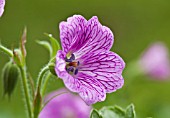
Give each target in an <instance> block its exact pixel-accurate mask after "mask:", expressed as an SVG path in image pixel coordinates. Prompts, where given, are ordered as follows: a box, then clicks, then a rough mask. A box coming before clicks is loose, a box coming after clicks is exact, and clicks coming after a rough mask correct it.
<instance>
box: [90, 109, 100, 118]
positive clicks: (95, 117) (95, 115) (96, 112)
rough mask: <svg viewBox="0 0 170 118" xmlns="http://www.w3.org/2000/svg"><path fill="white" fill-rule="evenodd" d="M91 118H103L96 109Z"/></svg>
mask: <svg viewBox="0 0 170 118" xmlns="http://www.w3.org/2000/svg"><path fill="white" fill-rule="evenodd" d="M90 118H103V117H102V116H100V114H99V112H98V111H97V110H96V109H93V110H92V112H91V115H90Z"/></svg>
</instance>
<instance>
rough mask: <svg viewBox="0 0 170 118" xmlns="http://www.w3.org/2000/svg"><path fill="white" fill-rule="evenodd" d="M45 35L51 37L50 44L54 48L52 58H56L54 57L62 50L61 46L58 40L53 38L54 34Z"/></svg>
mask: <svg viewBox="0 0 170 118" xmlns="http://www.w3.org/2000/svg"><path fill="white" fill-rule="evenodd" d="M45 35H46V36H48V37H49V40H50V43H51V46H52V57H54V56H55V55H56V53H57V51H58V50H59V49H61V48H60V44H59V42H58V41H57V39H55V38H54V37H53V36H52V34H47V33H45Z"/></svg>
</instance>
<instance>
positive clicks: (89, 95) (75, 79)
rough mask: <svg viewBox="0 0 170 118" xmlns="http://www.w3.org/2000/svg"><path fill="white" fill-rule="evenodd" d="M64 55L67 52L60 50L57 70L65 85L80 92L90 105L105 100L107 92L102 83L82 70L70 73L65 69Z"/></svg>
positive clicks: (73, 90) (57, 58) (57, 57)
mask: <svg viewBox="0 0 170 118" xmlns="http://www.w3.org/2000/svg"><path fill="white" fill-rule="evenodd" d="M64 55H65V52H63V51H61V50H59V51H58V53H57V56H56V66H55V71H56V73H57V75H58V77H59V78H61V79H62V80H63V81H64V84H65V86H66V87H67V88H68V89H69V90H70V91H72V92H77V93H79V95H80V96H81V97H82V99H83V100H84V101H85V102H86V103H87V104H88V105H90V104H94V103H96V102H98V101H104V100H105V97H106V92H105V89H104V87H103V86H102V84H101V83H100V82H98V80H97V79H96V78H94V77H92V76H90V75H87V74H84V73H81V72H80V73H78V74H77V75H70V74H69V73H68V72H67V71H66V70H65V66H66V64H65V62H64Z"/></svg>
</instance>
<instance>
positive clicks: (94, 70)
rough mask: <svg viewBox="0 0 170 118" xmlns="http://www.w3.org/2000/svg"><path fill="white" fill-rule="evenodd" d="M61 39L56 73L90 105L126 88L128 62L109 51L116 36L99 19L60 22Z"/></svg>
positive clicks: (72, 18) (78, 18) (72, 19)
mask: <svg viewBox="0 0 170 118" xmlns="http://www.w3.org/2000/svg"><path fill="white" fill-rule="evenodd" d="M60 39H61V44H62V49H63V50H59V51H58V52H57V55H56V66H55V71H56V74H57V75H58V77H59V78H61V79H62V80H63V81H64V84H65V85H66V87H67V88H68V89H69V90H70V91H72V92H77V93H78V94H79V95H80V96H81V97H82V99H83V100H84V101H85V102H86V103H87V104H88V105H90V104H94V103H96V102H98V101H104V100H105V98H106V93H111V92H114V91H116V90H117V89H119V88H121V87H122V86H123V84H124V79H123V77H122V71H123V69H124V67H125V63H124V61H123V59H122V58H121V57H120V56H119V55H117V54H116V53H114V52H111V51H110V49H111V47H112V45H113V41H114V38H113V33H112V31H111V30H110V29H109V28H108V27H106V26H102V25H101V24H100V22H99V21H98V18H97V17H96V16H94V17H92V18H91V19H90V20H88V21H87V20H86V19H85V18H84V17H83V16H81V15H74V16H73V17H70V18H68V19H67V22H61V23H60Z"/></svg>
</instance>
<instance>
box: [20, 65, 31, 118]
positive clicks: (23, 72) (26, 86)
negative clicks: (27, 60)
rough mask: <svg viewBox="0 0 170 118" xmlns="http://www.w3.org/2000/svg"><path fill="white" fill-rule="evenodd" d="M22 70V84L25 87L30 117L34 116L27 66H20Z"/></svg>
mask: <svg viewBox="0 0 170 118" xmlns="http://www.w3.org/2000/svg"><path fill="white" fill-rule="evenodd" d="M19 69H20V72H21V77H22V84H23V88H24V95H25V100H26V104H27V109H28V115H29V118H32V109H31V102H30V98H29V96H30V94H29V88H28V84H27V76H26V68H25V67H22V66H19Z"/></svg>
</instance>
